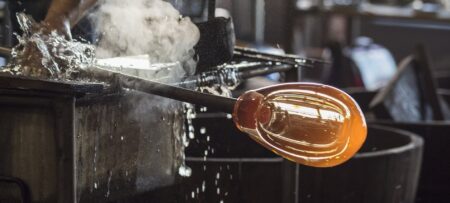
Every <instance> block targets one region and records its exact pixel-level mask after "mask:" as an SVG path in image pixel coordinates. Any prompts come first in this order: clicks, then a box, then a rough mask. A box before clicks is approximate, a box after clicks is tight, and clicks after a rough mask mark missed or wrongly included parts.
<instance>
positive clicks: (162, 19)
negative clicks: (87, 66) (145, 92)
mask: <svg viewBox="0 0 450 203" xmlns="http://www.w3.org/2000/svg"><path fill="white" fill-rule="evenodd" d="M100 3H101V4H100V7H99V9H98V11H97V12H96V13H94V15H93V16H95V17H94V19H95V20H96V22H97V24H96V27H97V31H98V33H99V34H100V35H101V38H100V41H99V43H98V48H97V56H98V57H99V58H109V57H117V56H133V55H142V54H148V55H149V58H150V63H166V62H176V61H180V62H187V61H189V60H192V57H193V56H194V50H193V47H194V46H195V44H197V42H198V40H199V37H200V33H199V30H198V28H197V27H196V26H195V25H194V24H193V23H192V22H191V20H190V19H189V18H187V17H185V18H183V17H181V15H180V13H179V12H178V11H177V10H176V9H175V8H174V7H173V6H172V5H171V4H170V3H168V2H165V1H162V0H130V1H124V0H102V1H100Z"/></svg>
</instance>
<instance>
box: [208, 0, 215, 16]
mask: <svg viewBox="0 0 450 203" xmlns="http://www.w3.org/2000/svg"><path fill="white" fill-rule="evenodd" d="M215 17H216V0H208V19H209V20H211V19H213V18H215Z"/></svg>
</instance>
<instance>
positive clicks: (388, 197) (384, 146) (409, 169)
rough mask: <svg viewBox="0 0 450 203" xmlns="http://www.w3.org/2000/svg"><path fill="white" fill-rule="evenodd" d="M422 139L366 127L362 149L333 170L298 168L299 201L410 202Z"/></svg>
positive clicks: (403, 133) (419, 161) (387, 129)
mask: <svg viewBox="0 0 450 203" xmlns="http://www.w3.org/2000/svg"><path fill="white" fill-rule="evenodd" d="M422 151H423V140H422V139H421V138H420V137H418V136H417V135H415V134H412V133H410V132H407V131H402V130H398V129H394V128H386V127H375V126H372V127H369V131H368V136H367V140H366V142H365V144H364V146H363V147H362V149H361V150H360V151H359V152H358V153H357V154H356V155H355V157H353V158H352V159H350V160H349V161H348V162H346V163H344V164H342V165H339V166H337V167H333V168H311V167H306V166H300V167H299V173H298V174H299V177H298V180H299V181H298V182H299V188H298V198H299V202H324V203H325V202H326V203H332V202H348V203H351V202H358V203H366V202H373V203H378V202H385V203H398V202H414V199H415V196H416V189H417V183H418V180H419V173H420V165H421V160H422Z"/></svg>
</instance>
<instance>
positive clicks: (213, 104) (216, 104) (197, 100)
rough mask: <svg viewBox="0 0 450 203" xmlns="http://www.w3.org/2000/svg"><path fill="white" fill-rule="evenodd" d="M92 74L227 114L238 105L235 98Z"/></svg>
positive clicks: (109, 73)
mask: <svg viewBox="0 0 450 203" xmlns="http://www.w3.org/2000/svg"><path fill="white" fill-rule="evenodd" d="M90 72H91V73H90V74H91V75H92V74H93V75H92V76H93V77H94V78H95V79H98V80H100V81H103V82H110V81H111V79H112V78H114V79H115V80H116V81H118V82H119V85H121V86H122V87H124V88H129V89H133V90H137V91H141V92H145V93H150V94H156V95H159V96H163V97H167V98H170V99H175V100H178V101H184V102H188V103H192V104H197V105H201V106H206V107H209V108H212V109H215V110H219V111H223V112H226V113H232V112H233V109H234V104H235V103H236V99H234V98H227V97H221V96H216V95H211V94H205V93H201V92H197V91H192V90H189V89H184V88H180V87H175V86H171V85H167V84H163V83H159V82H154V81H150V80H145V79H142V78H138V77H135V76H130V75H126V74H122V73H118V72H114V71H110V70H105V69H101V68H93V69H91V71H90Z"/></svg>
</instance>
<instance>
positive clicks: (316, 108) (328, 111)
mask: <svg viewBox="0 0 450 203" xmlns="http://www.w3.org/2000/svg"><path fill="white" fill-rule="evenodd" d="M233 117H234V122H235V124H236V126H237V127H238V128H239V129H240V130H241V131H243V132H246V133H248V134H249V135H250V137H251V138H253V139H254V140H255V141H257V142H258V143H260V144H261V145H263V146H264V147H266V148H268V149H270V150H272V151H273V152H275V153H277V154H278V155H281V156H283V157H285V158H287V159H289V160H291V161H294V162H297V163H300V164H303V165H308V166H314V167H332V166H336V165H338V164H341V163H343V162H345V161H347V160H348V159H350V158H351V157H352V156H353V155H354V154H355V153H356V152H357V151H358V150H359V148H361V146H362V144H363V143H364V140H365V139H366V134H367V126H366V121H365V119H364V116H363V114H362V112H361V110H360V108H359V106H358V104H357V103H356V102H355V101H354V100H353V99H352V98H351V97H350V96H349V95H347V94H346V93H344V92H343V91H341V90H338V89H336V88H334V87H330V86H326V85H321V84H313V83H288V84H282V85H276V86H271V87H268V88H262V89H258V90H253V91H249V92H246V93H245V94H243V95H242V96H240V97H239V99H238V101H237V103H236V105H235V107H234V112H233Z"/></svg>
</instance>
